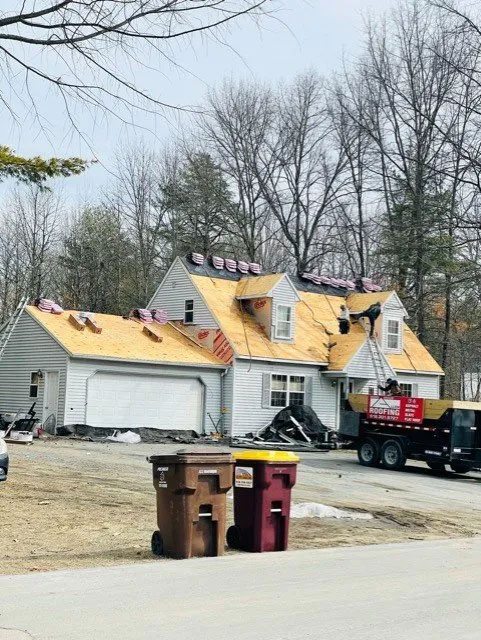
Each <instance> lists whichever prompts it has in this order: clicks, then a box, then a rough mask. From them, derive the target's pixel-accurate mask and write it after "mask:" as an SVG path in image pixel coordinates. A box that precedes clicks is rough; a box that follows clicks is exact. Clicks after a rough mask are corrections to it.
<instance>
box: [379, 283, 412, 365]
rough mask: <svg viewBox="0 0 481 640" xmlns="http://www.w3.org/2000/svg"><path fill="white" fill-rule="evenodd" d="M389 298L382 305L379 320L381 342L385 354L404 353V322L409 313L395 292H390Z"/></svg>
mask: <svg viewBox="0 0 481 640" xmlns="http://www.w3.org/2000/svg"><path fill="white" fill-rule="evenodd" d="M388 293H389V297H388V298H387V299H386V301H385V302H384V303H383V304H382V307H381V309H382V313H381V316H380V318H379V320H380V323H379V324H380V326H379V330H378V331H379V342H380V344H381V346H382V350H383V351H384V353H398V354H399V353H403V350H404V330H403V329H404V320H405V319H406V318H407V317H408V312H407V311H406V308H405V307H404V305H403V303H402V302H401V300H400V299H399V296H398V295H397V293H396V292H395V291H392V292H388Z"/></svg>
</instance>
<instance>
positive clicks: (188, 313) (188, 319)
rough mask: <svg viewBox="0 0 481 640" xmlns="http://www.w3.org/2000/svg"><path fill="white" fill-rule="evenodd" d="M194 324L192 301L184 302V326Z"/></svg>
mask: <svg viewBox="0 0 481 640" xmlns="http://www.w3.org/2000/svg"><path fill="white" fill-rule="evenodd" d="M193 322H194V301H193V300H186V301H185V303H184V324H193Z"/></svg>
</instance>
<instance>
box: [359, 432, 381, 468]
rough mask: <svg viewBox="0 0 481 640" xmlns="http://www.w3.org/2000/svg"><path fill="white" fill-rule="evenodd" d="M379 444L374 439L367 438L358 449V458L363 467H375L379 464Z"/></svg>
mask: <svg viewBox="0 0 481 640" xmlns="http://www.w3.org/2000/svg"><path fill="white" fill-rule="evenodd" d="M379 456H380V451H379V444H378V443H377V442H376V441H375V440H373V439H372V438H366V440H363V441H362V442H361V444H360V445H359V446H358V448H357V457H358V459H359V463H360V464H362V465H363V467H373V466H374V465H376V464H377V463H378V462H379Z"/></svg>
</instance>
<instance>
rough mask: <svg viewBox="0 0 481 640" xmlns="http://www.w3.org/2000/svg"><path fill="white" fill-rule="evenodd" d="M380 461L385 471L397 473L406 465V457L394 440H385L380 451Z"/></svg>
mask: <svg viewBox="0 0 481 640" xmlns="http://www.w3.org/2000/svg"><path fill="white" fill-rule="evenodd" d="M381 461H382V464H383V466H384V467H385V468H386V469H390V470H391V471H399V470H400V469H402V468H403V467H404V465H405V464H406V456H405V454H404V451H403V450H402V447H401V445H400V444H399V442H396V440H386V442H385V443H384V444H383V445H382V449H381Z"/></svg>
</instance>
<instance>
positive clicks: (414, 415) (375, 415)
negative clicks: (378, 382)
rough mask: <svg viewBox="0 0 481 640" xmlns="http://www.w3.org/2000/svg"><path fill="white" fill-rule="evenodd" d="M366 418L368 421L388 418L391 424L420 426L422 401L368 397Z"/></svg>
mask: <svg viewBox="0 0 481 640" xmlns="http://www.w3.org/2000/svg"><path fill="white" fill-rule="evenodd" d="M367 417H368V418H369V419H370V420H385V419H386V418H388V419H390V420H392V421H393V422H404V423H406V422H408V423H411V424H422V421H423V417H424V400H423V399H422V398H406V397H404V396H369V403H368V409H367Z"/></svg>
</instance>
